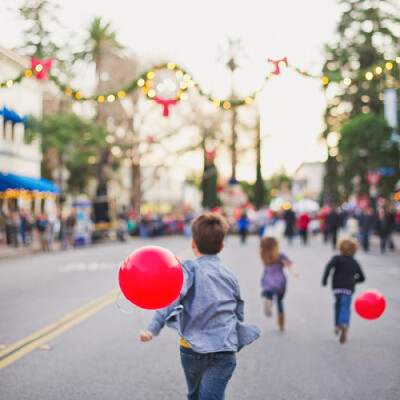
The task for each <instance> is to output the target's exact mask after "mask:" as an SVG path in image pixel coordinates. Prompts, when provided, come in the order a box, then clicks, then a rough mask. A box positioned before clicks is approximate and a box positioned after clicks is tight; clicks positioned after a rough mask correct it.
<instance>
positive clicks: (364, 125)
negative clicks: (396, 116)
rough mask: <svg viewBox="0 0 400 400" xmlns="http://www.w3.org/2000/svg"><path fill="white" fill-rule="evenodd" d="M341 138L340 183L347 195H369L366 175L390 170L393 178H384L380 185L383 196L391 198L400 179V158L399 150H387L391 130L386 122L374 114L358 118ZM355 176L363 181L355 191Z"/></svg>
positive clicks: (344, 131) (345, 130)
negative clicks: (393, 172) (354, 193)
mask: <svg viewBox="0 0 400 400" xmlns="http://www.w3.org/2000/svg"><path fill="white" fill-rule="evenodd" d="M341 135H342V138H341V140H340V141H339V146H338V148H339V154H340V156H341V158H342V162H341V179H340V181H341V183H342V185H343V187H344V188H345V191H346V194H347V195H349V194H351V193H353V192H354V191H356V193H357V192H358V193H357V194H368V191H369V184H368V182H367V179H366V175H367V173H368V172H372V171H375V170H376V169H377V168H384V167H391V168H393V169H394V171H395V174H394V176H385V177H382V179H381V181H380V182H379V184H378V191H379V192H380V195H382V196H383V197H388V196H389V195H390V193H391V192H392V189H393V186H394V184H395V183H396V181H397V180H398V179H399V178H400V171H399V159H400V158H399V157H400V154H399V150H398V147H397V146H390V147H389V146H387V144H388V142H389V139H390V135H391V128H390V127H389V126H388V124H387V122H386V120H385V118H384V117H383V116H381V115H377V114H374V113H368V114H359V115H357V116H355V117H354V118H352V119H351V120H350V121H349V122H348V123H347V124H345V125H344V126H343V128H342V129H341ZM355 176H358V177H359V179H360V182H359V187H356V188H355V187H354V182H352V180H353V178H354V177H355ZM354 189H355V190H354Z"/></svg>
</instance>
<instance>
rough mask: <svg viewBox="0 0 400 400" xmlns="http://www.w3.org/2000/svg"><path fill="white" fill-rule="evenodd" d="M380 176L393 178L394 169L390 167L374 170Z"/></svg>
mask: <svg viewBox="0 0 400 400" xmlns="http://www.w3.org/2000/svg"><path fill="white" fill-rule="evenodd" d="M376 171H377V172H378V173H379V175H380V176H393V175H394V169H393V168H391V167H385V168H378V169H377V170H376Z"/></svg>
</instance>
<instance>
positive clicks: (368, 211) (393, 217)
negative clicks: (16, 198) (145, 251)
mask: <svg viewBox="0 0 400 400" xmlns="http://www.w3.org/2000/svg"><path fill="white" fill-rule="evenodd" d="M214 211H215V212H220V213H222V214H223V215H224V216H225V217H226V219H227V221H228V223H229V226H230V234H239V235H240V238H241V242H242V243H245V242H246V237H247V235H248V234H256V235H259V236H260V237H261V236H264V235H272V236H285V237H286V238H287V240H288V243H289V244H292V242H293V240H297V238H298V240H299V241H300V243H301V244H302V245H307V244H308V242H309V240H310V238H312V237H314V236H315V235H317V234H320V235H321V236H322V238H323V241H324V242H325V243H331V244H332V246H333V247H335V246H336V242H337V238H338V234H339V232H341V233H343V234H346V235H348V236H351V237H354V238H356V239H358V241H359V243H360V245H361V247H362V249H364V250H365V251H368V250H369V246H370V238H371V236H372V235H376V236H377V237H378V238H379V243H380V251H381V252H382V253H384V252H385V251H386V249H392V250H393V249H394V241H393V234H394V233H395V232H400V210H399V209H397V210H396V208H395V207H394V205H389V206H385V207H384V206H381V207H378V209H377V210H375V209H374V208H372V207H366V208H362V209H361V208H360V209H358V208H352V209H348V208H345V207H343V206H342V207H331V206H327V205H324V206H323V207H321V208H320V209H319V210H316V211H315V210H313V211H307V210H297V211H296V212H295V211H294V210H293V209H291V208H288V209H285V210H284V209H281V210H279V211H272V210H271V209H270V208H267V207H266V208H263V209H260V210H255V209H254V208H253V207H251V206H247V207H236V208H235V209H234V210H231V212H227V211H226V210H222V209H221V208H219V207H217V208H215V209H214ZM195 217H196V214H195V213H194V212H192V211H191V210H189V209H185V210H184V211H175V212H172V213H169V214H162V213H157V212H155V213H148V214H145V215H137V214H136V213H135V212H134V211H132V210H129V209H128V208H123V209H122V210H121V211H120V212H119V213H118V215H117V221H115V222H116V223H117V225H116V226H117V228H116V229H115V230H113V231H112V232H111V231H110V232H108V231H106V234H107V235H108V236H107V237H109V238H113V239H117V240H121V241H124V240H127V238H128V237H129V236H138V237H140V238H149V237H157V236H164V235H184V236H186V237H190V235H191V230H190V224H191V221H192V220H193V219H194V218H195ZM96 238H97V236H96V224H94V223H93V221H92V219H91V216H90V215H89V214H88V215H86V217H85V216H82V215H81V213H79V212H78V213H77V212H76V210H74V209H72V210H70V212H68V213H66V214H63V215H62V216H61V217H60V216H57V215H56V214H54V213H45V212H42V213H40V214H38V215H33V214H31V213H30V212H28V211H26V210H20V211H12V212H0V245H3V246H5V245H7V246H10V247H14V248H19V247H31V246H34V247H37V248H40V249H41V250H43V251H52V250H53V245H54V242H58V244H59V246H60V248H62V249H70V248H73V247H75V246H78V245H84V244H89V243H92V242H93V241H95V240H96ZM102 238H104V236H103V237H102Z"/></svg>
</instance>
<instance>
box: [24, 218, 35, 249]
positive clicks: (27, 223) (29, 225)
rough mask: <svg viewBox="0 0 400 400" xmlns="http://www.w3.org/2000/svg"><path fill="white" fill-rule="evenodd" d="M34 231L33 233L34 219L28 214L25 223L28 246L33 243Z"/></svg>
mask: <svg viewBox="0 0 400 400" xmlns="http://www.w3.org/2000/svg"><path fill="white" fill-rule="evenodd" d="M32 231H33V219H32V216H31V215H30V214H27V216H26V221H25V240H26V245H27V246H30V245H32V241H33V238H32Z"/></svg>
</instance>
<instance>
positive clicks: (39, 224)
mask: <svg viewBox="0 0 400 400" xmlns="http://www.w3.org/2000/svg"><path fill="white" fill-rule="evenodd" d="M47 225H48V221H47V214H46V213H41V214H40V215H39V217H38V218H37V220H36V228H37V230H38V233H39V240H40V248H41V250H43V251H47V250H48V247H47V237H46V232H47V229H48V228H47Z"/></svg>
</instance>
